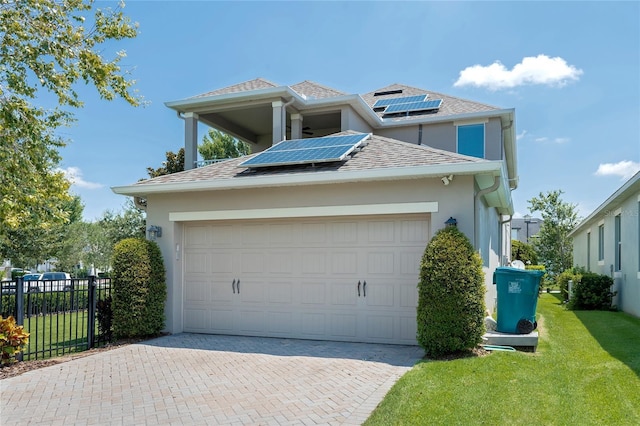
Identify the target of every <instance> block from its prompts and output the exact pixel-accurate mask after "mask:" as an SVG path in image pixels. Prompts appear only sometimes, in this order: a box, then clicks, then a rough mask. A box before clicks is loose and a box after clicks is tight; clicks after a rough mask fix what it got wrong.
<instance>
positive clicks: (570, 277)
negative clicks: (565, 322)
mask: <svg viewBox="0 0 640 426" xmlns="http://www.w3.org/2000/svg"><path fill="white" fill-rule="evenodd" d="M582 272H583V271H581V270H580V269H578V268H571V269H567V270H565V271H563V272H562V273H561V274H560V275H558V276H557V277H556V283H557V284H558V287H560V293H561V294H562V297H563V298H564V299H563V300H569V281H573V283H574V285H575V284H577V283H579V282H580V280H581V279H582ZM574 288H575V287H574Z"/></svg>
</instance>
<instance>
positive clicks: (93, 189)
mask: <svg viewBox="0 0 640 426" xmlns="http://www.w3.org/2000/svg"><path fill="white" fill-rule="evenodd" d="M113 5H114V3H113V2H97V6H98V7H106V6H113ZM124 11H125V13H126V14H127V15H128V16H130V17H131V19H132V20H134V21H136V22H138V23H139V29H140V35H139V36H138V37H137V38H136V39H134V40H126V41H124V42H119V43H110V44H107V45H106V46H104V50H103V54H104V56H105V57H107V58H109V57H111V56H113V55H114V54H115V52H116V51H118V50H122V49H123V50H125V51H126V52H127V57H126V58H125V59H124V60H123V61H122V65H123V67H125V68H127V69H128V70H130V71H131V73H132V76H133V78H134V79H136V80H137V84H136V88H137V89H138V91H139V93H140V94H141V95H143V96H144V97H145V99H146V100H147V101H148V105H147V106H146V107H140V108H133V107H130V106H129V105H128V104H126V103H125V102H123V101H120V100H118V101H114V102H107V101H102V100H100V99H99V98H98V97H97V95H96V94H95V91H94V90H91V88H89V87H87V88H81V90H80V93H81V96H82V98H83V100H84V101H85V107H84V108H83V109H80V110H78V111H76V118H77V123H76V124H75V125H74V126H73V127H71V128H68V129H64V130H63V131H62V134H63V136H65V137H66V138H68V139H70V143H69V145H68V146H67V147H66V148H64V149H63V150H62V156H63V161H62V163H61V168H63V169H64V170H66V171H67V172H68V174H69V176H73V178H72V180H73V181H74V182H75V183H74V185H73V186H72V192H74V193H75V194H78V195H80V196H81V198H82V201H83V203H84V205H85V210H84V217H85V219H87V220H95V219H97V218H99V217H100V216H101V215H102V214H103V212H104V211H105V210H107V209H108V210H112V211H119V210H120V209H121V208H122V206H123V204H124V202H125V198H124V197H122V196H120V195H116V194H113V193H112V191H111V189H110V188H111V187H113V186H120V185H127V184H132V183H134V182H136V181H138V180H139V179H141V178H146V177H147V173H146V168H147V167H154V168H156V167H160V165H161V163H162V161H163V160H164V159H165V152H166V151H169V150H170V151H177V150H178V149H180V147H181V146H182V145H183V143H184V142H183V132H184V128H183V122H182V120H180V119H179V118H178V117H177V116H176V115H175V112H173V111H172V110H169V109H168V108H167V107H165V106H164V102H167V101H174V100H179V99H184V98H187V97H190V96H193V95H197V94H200V93H204V92H208V91H211V90H214V89H218V88H222V87H226V86H229V85H232V84H236V83H240V82H243V81H246V80H251V79H254V78H257V77H262V78H265V79H267V80H269V81H272V82H274V83H277V84H279V85H291V84H295V83H298V82H300V81H303V80H312V81H315V82H318V83H320V84H323V85H326V86H329V87H333V88H335V89H338V90H341V91H343V92H347V93H358V94H363V93H366V92H369V91H371V90H375V89H378V88H381V87H384V86H387V85H389V84H392V83H401V84H407V85H410V86H415V87H419V88H422V89H426V90H431V91H437V92H442V93H446V94H449V95H453V96H457V97H461V98H465V99H470V100H474V101H479V102H483V103H487V104H490V105H495V106H498V107H503V108H515V111H516V124H515V125H516V134H517V135H518V140H517V145H518V146H517V149H518V170H519V177H520V182H519V186H518V188H517V189H516V190H515V191H513V193H512V195H513V200H514V206H515V210H516V216H522V215H524V214H527V213H528V208H529V203H528V200H530V199H531V198H532V197H534V196H537V195H538V194H539V193H540V192H547V191H552V190H557V189H559V190H562V191H564V195H563V199H564V200H565V201H567V202H570V203H573V204H576V205H577V207H578V212H579V214H580V215H581V216H583V217H586V216H587V215H588V214H589V213H591V212H592V211H593V210H594V209H595V208H596V207H598V206H599V205H600V204H601V203H602V202H603V201H605V200H606V198H607V197H608V196H609V195H610V194H611V193H613V192H614V191H615V190H616V189H618V188H619V187H620V186H622V185H623V183H624V182H625V181H626V180H627V179H628V178H629V177H631V176H632V175H633V173H634V172H636V171H638V170H640V3H639V2H635V1H634V2H517V1H509V2H506V1H505V2H480V1H475V2H457V1H452V2H271V1H269V2H244V1H236V2H214V1H195V2H186V1H128V2H127V3H126V7H125V9H124ZM203 135H204V132H201V133H200V135H199V137H200V138H202V136H203Z"/></svg>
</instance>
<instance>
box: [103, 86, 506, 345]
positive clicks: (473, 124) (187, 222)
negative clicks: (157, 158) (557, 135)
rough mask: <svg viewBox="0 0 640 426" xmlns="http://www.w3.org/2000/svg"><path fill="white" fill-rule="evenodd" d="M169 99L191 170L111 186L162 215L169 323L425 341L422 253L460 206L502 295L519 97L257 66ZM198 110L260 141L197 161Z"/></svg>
mask: <svg viewBox="0 0 640 426" xmlns="http://www.w3.org/2000/svg"><path fill="white" fill-rule="evenodd" d="M166 105H167V106H168V107H169V108H172V109H174V110H176V111H177V112H178V114H179V116H180V117H181V118H182V119H183V120H184V125H185V158H186V161H185V162H186V164H185V169H187V170H185V171H184V172H181V173H175V174H171V175H166V176H161V177H158V178H155V179H149V180H146V181H141V182H137V183H135V184H132V185H130V186H123V187H116V188H113V190H114V192H116V193H118V194H123V195H128V196H133V197H135V198H136V200H138V203H139V204H140V205H146V208H147V225H148V226H149V227H151V226H155V227H160V228H161V231H162V236H161V237H159V238H157V242H158V244H159V245H160V247H161V250H162V252H163V255H164V259H165V263H166V267H167V280H168V286H169V288H168V300H167V309H166V317H167V330H168V331H169V332H173V333H176V332H182V331H185V332H197V333H223V334H239V335H251V336H274V337H295V338H305V339H320V340H344V341H358V342H380V343H396V344H416V305H417V298H418V296H417V294H418V293H417V283H418V280H419V266H420V259H421V257H422V254H423V252H424V249H425V247H426V245H427V243H428V242H429V240H430V239H431V237H432V236H433V235H434V233H435V232H436V231H437V230H438V229H440V228H442V227H444V226H445V222H446V221H448V220H449V219H450V218H451V219H455V220H456V221H457V226H458V227H459V228H460V229H461V230H462V231H463V232H464V233H465V234H466V235H467V236H468V237H469V239H470V240H471V241H472V243H473V244H474V246H475V247H476V248H477V250H478V252H479V253H480V255H481V256H482V259H483V260H484V271H485V273H486V277H485V279H486V283H487V295H486V300H487V304H488V306H489V308H490V309H492V308H493V307H494V304H495V292H496V290H495V286H494V285H492V283H491V281H492V273H493V270H494V269H495V268H496V267H497V266H500V265H503V264H505V262H507V261H508V254H509V253H510V232H509V230H508V227H507V226H508V220H509V219H510V215H512V214H513V206H512V200H511V191H512V190H513V189H515V187H516V184H517V181H518V176H517V169H516V145H515V129H514V125H513V124H514V120H515V118H514V110H513V109H500V108H496V107H492V106H488V105H484V104H481V103H478V102H473V101H468V100H463V99H459V98H455V97H451V96H447V95H444V94H441V93H436V92H430V91H427V90H422V89H417V88H413V87H409V86H403V85H399V84H394V85H391V86H388V87H384V88H382V89H379V90H377V91H374V92H370V93H367V94H364V95H357V94H345V93H342V92H339V91H337V90H334V89H330V88H327V87H324V86H321V85H319V84H316V83H313V82H309V81H305V82H302V83H299V84H295V85H292V86H277V85H275V84H273V83H270V82H268V81H266V80H262V79H257V80H252V81H248V82H245V83H241V84H238V85H235V86H231V87H227V88H224V89H220V90H217V91H214V92H210V93H205V94H203V95H200V96H196V97H193V98H188V99H183V100H180V101H175V102H168V103H167V104H166ZM199 122H200V123H204V124H206V125H208V126H212V127H215V128H217V129H219V130H221V131H224V132H227V133H230V134H232V135H233V136H235V137H237V138H239V139H240V140H243V141H245V142H247V143H249V144H250V145H251V146H252V152H253V153H254V154H252V155H249V156H246V157H243V158H236V159H231V160H227V161H223V162H220V163H216V164H212V165H209V166H206V167H202V168H193V167H194V165H195V164H196V161H197V144H198V136H197V125H198V123H199ZM313 138H319V139H313ZM291 139H293V140H298V139H302V140H301V141H297V142H295V143H294V142H281V141H283V140H291ZM307 145H312V147H309V146H307ZM317 145H320V146H332V147H335V146H334V145H336V146H337V147H338V148H339V149H340V150H342V151H341V153H340V155H339V156H336V157H332V156H327V155H325V154H326V152H325V151H324V149H325V148H318V147H317ZM272 146H276V147H275V148H272V149H270V150H268V151H265V150H267V149H268V148H270V147H272ZM305 146H307V147H306V148H305ZM331 149H333V148H331ZM283 151H284V152H285V154H286V155H285V154H283ZM311 154H313V155H312V156H311V157H309V155H311ZM282 155H284V157H282ZM295 155H301V156H302V157H305V158H306V160H305V159H303V160H296V159H295V158H297V157H295ZM329 159H333V161H324V160H329ZM245 162H246V163H245ZM435 302H436V303H437V301H435Z"/></svg>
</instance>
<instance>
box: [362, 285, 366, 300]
mask: <svg viewBox="0 0 640 426" xmlns="http://www.w3.org/2000/svg"><path fill="white" fill-rule="evenodd" d="M362 296H363V297H367V282H366V281H365V282H363V283H362Z"/></svg>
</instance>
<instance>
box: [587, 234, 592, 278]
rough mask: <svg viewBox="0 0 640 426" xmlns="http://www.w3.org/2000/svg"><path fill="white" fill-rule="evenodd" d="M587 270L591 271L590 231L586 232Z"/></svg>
mask: <svg viewBox="0 0 640 426" xmlns="http://www.w3.org/2000/svg"><path fill="white" fill-rule="evenodd" d="M587 271H591V232H587Z"/></svg>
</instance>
